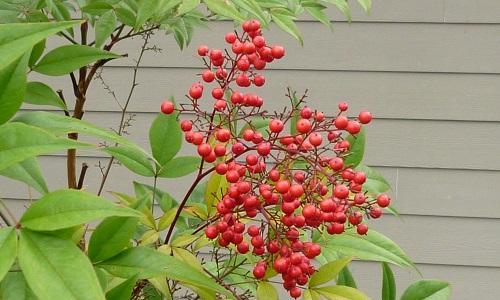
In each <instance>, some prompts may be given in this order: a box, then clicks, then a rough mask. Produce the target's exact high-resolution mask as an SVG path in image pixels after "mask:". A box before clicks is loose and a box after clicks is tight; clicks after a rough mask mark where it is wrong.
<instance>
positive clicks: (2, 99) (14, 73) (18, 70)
mask: <svg viewBox="0 0 500 300" xmlns="http://www.w3.org/2000/svg"><path fill="white" fill-rule="evenodd" d="M28 59H29V53H26V54H25V55H23V56H21V57H20V58H19V59H17V60H15V61H14V62H13V63H11V64H10V65H8V66H6V67H5V68H2V69H0V124H3V123H5V122H7V121H8V120H9V119H10V118H12V116H14V115H15V114H16V112H17V111H18V110H19V108H20V107H21V104H22V103H23V100H24V94H25V93H26V71H27V68H28Z"/></svg>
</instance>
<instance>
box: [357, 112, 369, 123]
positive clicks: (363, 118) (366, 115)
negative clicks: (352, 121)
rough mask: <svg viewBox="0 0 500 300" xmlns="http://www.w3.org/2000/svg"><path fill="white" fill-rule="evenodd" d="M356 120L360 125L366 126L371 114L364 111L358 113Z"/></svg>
mask: <svg viewBox="0 0 500 300" xmlns="http://www.w3.org/2000/svg"><path fill="white" fill-rule="evenodd" d="M358 119H359V122H360V123H361V124H368V123H370V122H371V120H372V113H371V112H369V111H366V110H364V111H362V112H360V113H359V116H358Z"/></svg>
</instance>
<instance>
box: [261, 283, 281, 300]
mask: <svg viewBox="0 0 500 300" xmlns="http://www.w3.org/2000/svg"><path fill="white" fill-rule="evenodd" d="M278 299H279V296H278V291H276V288H275V287H274V286H273V285H272V284H270V283H269V282H266V281H259V283H258V284H257V300H278Z"/></svg>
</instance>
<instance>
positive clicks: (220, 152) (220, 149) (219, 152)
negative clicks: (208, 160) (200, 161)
mask: <svg viewBox="0 0 500 300" xmlns="http://www.w3.org/2000/svg"><path fill="white" fill-rule="evenodd" d="M214 153H215V155H216V156H217V157H221V156H224V155H226V146H224V145H221V144H217V145H215V147H214Z"/></svg>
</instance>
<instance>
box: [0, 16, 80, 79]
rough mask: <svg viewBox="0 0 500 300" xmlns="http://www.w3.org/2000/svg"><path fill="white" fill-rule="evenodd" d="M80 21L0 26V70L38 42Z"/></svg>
mask: <svg viewBox="0 0 500 300" xmlns="http://www.w3.org/2000/svg"><path fill="white" fill-rule="evenodd" d="M80 22H81V21H69V22H66V21H65V22H42V23H9V24H0V70H1V69H3V68H5V67H6V66H8V65H10V64H11V63H13V62H14V61H15V60H17V59H18V58H20V57H21V56H22V55H23V54H25V53H26V52H28V51H30V50H31V48H33V46H35V45H36V44H37V43H39V42H40V41H42V40H44V39H45V38H47V37H48V36H50V35H53V34H55V33H57V32H59V31H61V30H64V29H66V28H70V27H73V26H74V25H76V24H79V23H80Z"/></svg>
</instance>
